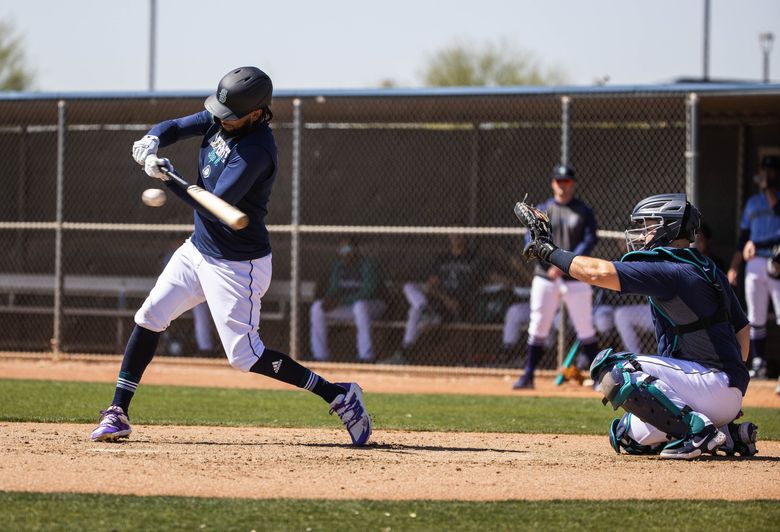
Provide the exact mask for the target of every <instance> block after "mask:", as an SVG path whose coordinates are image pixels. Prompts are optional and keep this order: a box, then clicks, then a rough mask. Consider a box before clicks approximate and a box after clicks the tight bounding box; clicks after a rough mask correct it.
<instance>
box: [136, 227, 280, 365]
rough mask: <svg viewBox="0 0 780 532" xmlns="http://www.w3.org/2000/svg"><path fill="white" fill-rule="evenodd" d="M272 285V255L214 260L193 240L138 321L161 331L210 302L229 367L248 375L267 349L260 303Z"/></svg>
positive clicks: (160, 282)
mask: <svg viewBox="0 0 780 532" xmlns="http://www.w3.org/2000/svg"><path fill="white" fill-rule="evenodd" d="M270 284H271V255H267V256H265V257H261V258H259V259H253V260H248V261H230V260H223V259H215V258H214V257H209V256H207V255H203V254H201V253H200V251H198V250H197V249H195V246H193V245H192V243H191V242H190V241H189V239H188V240H187V241H186V242H184V244H182V245H181V246H180V247H179V249H177V250H176V252H175V253H174V254H173V256H172V257H171V260H170V261H168V264H167V265H166V266H165V269H164V270H163V272H162V273H161V274H160V277H158V278H157V283H156V284H155V285H154V288H152V291H151V292H150V293H149V296H148V297H147V298H146V301H144V304H143V305H141V308H140V309H138V312H136V314H135V322H136V323H137V324H138V325H140V326H141V327H144V328H145V329H149V330H150V331H156V332H162V331H164V330H165V329H167V328H168V326H169V325H170V323H171V321H173V320H174V319H176V318H177V317H179V316H180V315H181V314H182V313H184V312H186V311H188V310H189V309H191V308H193V307H194V306H195V305H198V304H200V303H202V302H203V301H206V302H208V305H209V310H210V311H211V316H212V318H214V323H215V325H216V327H217V333H218V334H219V338H220V340H222V346H223V347H224V348H225V353H226V354H227V357H228V361H230V365H231V366H233V367H235V368H238V369H240V370H241V371H249V368H251V367H252V366H253V365H254V364H255V362H257V361H258V360H259V359H260V356H261V355H262V354H263V351H264V350H265V345H264V344H263V341H262V340H261V339H260V336H259V334H258V331H257V328H258V325H259V324H260V300H261V298H262V297H263V295H264V294H265V292H266V291H267V290H268V286H269V285H270Z"/></svg>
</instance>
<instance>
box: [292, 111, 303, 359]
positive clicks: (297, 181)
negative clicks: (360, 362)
mask: <svg viewBox="0 0 780 532" xmlns="http://www.w3.org/2000/svg"><path fill="white" fill-rule="evenodd" d="M292 105H293V129H292V161H291V164H290V167H291V173H292V176H291V179H292V194H291V195H292V214H291V220H290V223H291V225H292V230H291V232H290V356H291V357H292V358H294V359H297V358H298V355H299V353H298V327H299V323H298V322H299V316H298V304H299V297H298V295H299V293H300V286H299V285H300V265H299V263H298V254H299V251H300V236H301V235H300V223H301V219H300V218H301V201H300V189H301V128H302V125H303V112H302V109H301V100H300V99H299V98H295V99H294V100H293V102H292Z"/></svg>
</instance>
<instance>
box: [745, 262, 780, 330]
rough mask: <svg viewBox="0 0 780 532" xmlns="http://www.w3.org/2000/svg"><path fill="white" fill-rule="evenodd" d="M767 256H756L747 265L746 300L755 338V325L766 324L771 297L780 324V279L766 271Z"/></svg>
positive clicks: (761, 325)
mask: <svg viewBox="0 0 780 532" xmlns="http://www.w3.org/2000/svg"><path fill="white" fill-rule="evenodd" d="M768 261H769V259H767V258H765V257H754V258H752V259H751V260H749V261H748V262H747V265H746V266H745V302H746V303H747V318H748V321H749V322H750V325H751V326H752V327H751V329H750V332H751V338H753V327H763V326H765V325H766V318H767V310H768V307H769V297H770V295H771V297H772V304H773V305H774V306H775V315H776V316H777V324H778V325H780V279H773V278H771V277H769V274H767V272H766V263H767V262H768Z"/></svg>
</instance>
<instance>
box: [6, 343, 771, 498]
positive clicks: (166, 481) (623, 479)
mask: <svg viewBox="0 0 780 532" xmlns="http://www.w3.org/2000/svg"><path fill="white" fill-rule="evenodd" d="M117 366H118V359H116V358H115V359H112V360H107V361H105V362H86V361H75V360H66V361H60V362H53V361H51V360H32V359H0V378H43V379H58V380H62V379H73V380H84V381H100V382H113V380H114V379H115V378H116V370H117ZM322 372H323V373H325V374H327V375H328V376H332V377H334V378H341V377H342V376H347V375H346V374H347V373H349V374H351V375H352V376H353V377H354V374H352V373H351V371H347V370H345V369H343V368H342V369H338V368H330V371H328V370H325V369H323V371H322ZM340 372H344V373H345V375H341V374H340ZM223 373H224V374H223ZM247 377H249V378H248V379H247ZM358 378H359V380H360V382H361V383H362V385H363V387H364V389H366V390H367V392H369V393H370V392H372V391H373V392H380V391H381V392H392V391H395V392H410V391H416V392H436V393H439V392H443V393H448V392H449V393H497V394H504V393H511V392H510V391H508V388H509V386H508V385H509V382H511V380H510V379H511V376H510V375H506V376H502V375H478V376H473V375H472V376H468V375H460V376H457V375H448V376H435V375H427V376H426V375H425V373H419V374H407V373H403V374H396V373H383V372H360V375H359V376H358ZM144 382H145V383H157V384H190V385H198V386H201V385H209V386H233V387H260V386H262V387H277V385H276V384H275V383H272V382H271V381H270V380H269V379H262V378H258V377H257V376H254V375H244V374H241V373H239V372H237V371H235V370H230V369H229V368H226V367H222V366H220V365H212V364H202V365H194V366H193V365H186V364H153V365H152V366H151V367H150V368H149V371H148V373H147V375H146V376H145V378H144ZM759 384H760V383H759ZM770 384H772V383H767V385H766V386H756V387H754V389H753V390H752V391H751V392H750V393H749V394H748V398H747V399H748V400H747V401H746V403H748V404H753V405H754V406H759V405H760V406H774V407H780V398H777V397H776V396H775V395H774V393H773V390H774V385H773V384H772V386H769V385H770ZM279 387H281V386H279ZM764 388H766V389H764ZM526 393H527V392H526ZM537 393H540V394H544V395H547V394H550V395H552V394H553V393H554V394H556V395H562V394H563V395H580V396H585V395H583V394H593V392H592V391H590V390H587V389H583V388H575V387H564V388H555V387H553V386H552V384H551V383H546V382H545V381H544V380H543V381H542V382H540V389H539V390H537ZM0 408H1V406H0ZM91 429H92V426H91V425H78V424H44V423H7V422H6V423H0V490H13V491H45V492H53V491H57V492H60V491H64V492H100V493H116V494H138V495H193V496H202V497H246V498H273V497H285V498H329V499H330V498H336V499H339V498H368V499H458V500H500V499H553V498H554V499H572V498H577V499H579V498H592V499H614V498H621V497H624V496H625V495H624V494H626V493H630V496H631V497H632V498H665V499H680V498H688V499H691V498H694V499H699V498H700V499H731V500H748V499H755V498H760V499H780V484H778V482H777V478H778V475H780V442H761V443H760V445H759V449H760V454H759V455H758V456H756V457H753V458H750V459H730V458H725V457H717V458H709V457H708V458H705V459H702V460H698V461H694V462H676V461H667V460H660V459H658V458H657V457H650V458H648V457H632V456H627V455H620V456H618V455H615V454H614V453H613V452H612V451H611V450H610V449H609V447H608V445H607V443H606V439H605V437H604V436H572V435H534V434H495V433H489V434H480V433H437V432H403V431H385V430H382V429H381V427H378V428H377V430H375V432H374V437H373V438H372V443H371V445H369V446H367V447H365V448H353V447H351V446H349V445H345V444H343V442H344V441H345V439H346V438H347V436H346V434H345V433H344V431H340V430H313V429H268V428H233V427H228V428H224V427H176V426H143V425H140V426H136V427H135V433H134V434H133V437H132V439H131V440H130V441H127V442H124V443H120V444H95V443H92V442H91V441H89V432H90V430H91ZM625 485H631V486H634V487H633V488H632V490H630V492H626V491H625V490H623V489H622V488H620V486H625Z"/></svg>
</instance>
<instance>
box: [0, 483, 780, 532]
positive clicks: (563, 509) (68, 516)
mask: <svg viewBox="0 0 780 532" xmlns="http://www.w3.org/2000/svg"><path fill="white" fill-rule="evenodd" d="M0 507H2V508H3V523H2V528H3V529H5V530H47V531H48V530H52V531H54V530H96V531H100V530H133V531H135V530H155V531H159V530H237V531H246V532H249V531H251V530H264V531H265V530H301V531H319V530H323V531H330V530H339V531H342V532H344V531H351V530H355V531H366V530H368V531H371V530H376V531H386V530H393V531H397V530H426V531H428V530H446V531H448V532H450V531H454V530H596V531H603V530H618V529H622V528H624V527H625V526H629V525H627V524H626V523H634V524H635V525H634V526H636V527H637V529H641V530H642V531H654V530H658V531H668V530H696V531H699V530H750V531H754V532H755V531H762V530H777V523H778V522H780V504H777V501H731V502H728V501H659V500H655V501H640V500H617V501H584V500H573V501H497V502H460V501H355V500H349V501H313V500H246V499H198V498H193V497H134V496H113V495H84V494H58V493H54V494H42V493H12V492H0Z"/></svg>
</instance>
